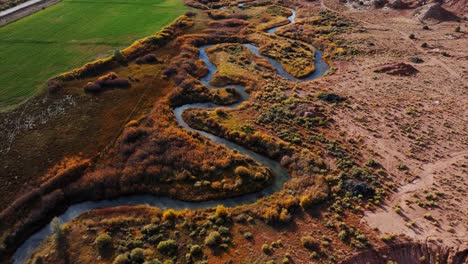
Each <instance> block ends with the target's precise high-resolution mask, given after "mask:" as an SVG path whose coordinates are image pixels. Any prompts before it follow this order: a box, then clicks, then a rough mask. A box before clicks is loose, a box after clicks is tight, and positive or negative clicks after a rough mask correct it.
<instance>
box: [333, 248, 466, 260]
mask: <svg viewBox="0 0 468 264" xmlns="http://www.w3.org/2000/svg"><path fill="white" fill-rule="evenodd" d="M467 257H468V249H465V250H462V251H457V250H455V249H453V248H445V247H442V246H437V245H426V244H422V243H401V244H395V245H389V246H386V247H382V248H379V249H372V250H367V251H362V252H361V253H357V254H356V255H353V256H350V257H348V258H347V259H345V260H344V261H342V262H341V264H367V263H373V264H381V263H382V264H386V263H390V261H393V263H425V264H436V263H437V264H464V263H466V261H467Z"/></svg>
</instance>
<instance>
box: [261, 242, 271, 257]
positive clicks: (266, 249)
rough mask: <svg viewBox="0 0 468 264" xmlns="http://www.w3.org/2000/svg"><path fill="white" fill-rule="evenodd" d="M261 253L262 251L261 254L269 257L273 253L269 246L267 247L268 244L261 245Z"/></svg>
mask: <svg viewBox="0 0 468 264" xmlns="http://www.w3.org/2000/svg"><path fill="white" fill-rule="evenodd" d="M262 251H263V253H265V254H267V255H270V254H271V253H273V252H272V250H271V247H270V245H268V244H263V245H262Z"/></svg>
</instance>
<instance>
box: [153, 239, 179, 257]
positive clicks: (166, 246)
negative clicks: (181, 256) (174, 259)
mask: <svg viewBox="0 0 468 264" xmlns="http://www.w3.org/2000/svg"><path fill="white" fill-rule="evenodd" d="M157 249H158V251H159V252H161V253H162V254H164V255H168V256H172V255H175V254H176V253H177V249H178V247H177V243H176V242H175V240H173V239H169V240H164V241H161V242H159V244H158V247H157Z"/></svg>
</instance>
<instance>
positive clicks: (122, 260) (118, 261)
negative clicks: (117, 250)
mask: <svg viewBox="0 0 468 264" xmlns="http://www.w3.org/2000/svg"><path fill="white" fill-rule="evenodd" d="M130 263H131V261H130V259H129V258H128V254H120V255H118V256H117V257H115V259H114V261H112V264H130Z"/></svg>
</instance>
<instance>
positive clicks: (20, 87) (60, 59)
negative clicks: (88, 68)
mask: <svg viewBox="0 0 468 264" xmlns="http://www.w3.org/2000/svg"><path fill="white" fill-rule="evenodd" d="M185 10H186V7H185V6H184V5H183V0H65V1H63V2H60V3H58V4H56V5H54V6H51V7H49V8H47V9H45V10H42V11H40V12H38V13H36V14H33V15H31V16H29V17H26V18H23V19H21V20H19V21H17V22H14V23H12V24H9V25H6V26H4V27H0V110H1V109H6V108H9V107H11V106H13V105H15V104H18V103H20V102H22V101H24V100H26V99H28V98H29V97H31V96H32V95H34V94H35V93H37V92H38V91H40V90H41V89H43V88H44V84H45V82H46V81H47V80H48V79H49V78H50V77H53V76H55V75H57V74H59V73H62V72H65V71H68V70H70V69H73V68H76V67H78V66H81V65H82V64H84V63H85V62H88V61H91V60H94V59H96V58H100V57H105V56H107V55H109V54H111V53H112V52H113V51H114V50H115V49H121V48H124V47H126V46H127V45H129V44H131V43H132V42H133V41H134V40H136V39H139V38H142V37H145V36H148V35H151V34H153V33H156V32H158V31H159V30H160V29H161V28H162V27H164V26H165V25H167V24H169V23H170V22H171V21H173V20H174V19H175V18H176V17H177V16H179V15H181V14H182V13H184V12H185Z"/></svg>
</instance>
